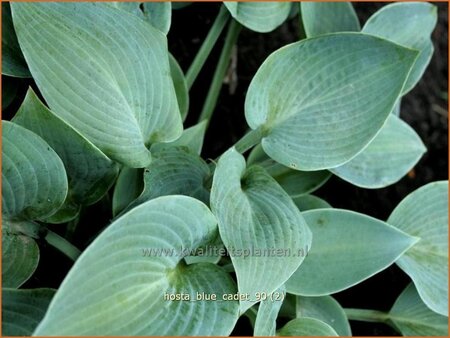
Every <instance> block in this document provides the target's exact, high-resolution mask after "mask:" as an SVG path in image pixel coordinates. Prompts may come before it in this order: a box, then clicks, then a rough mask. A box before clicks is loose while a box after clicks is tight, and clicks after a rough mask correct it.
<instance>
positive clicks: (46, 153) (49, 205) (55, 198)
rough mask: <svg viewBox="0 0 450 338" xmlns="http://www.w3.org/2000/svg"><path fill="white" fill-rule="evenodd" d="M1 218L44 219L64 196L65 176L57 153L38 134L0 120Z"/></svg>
mask: <svg viewBox="0 0 450 338" xmlns="http://www.w3.org/2000/svg"><path fill="white" fill-rule="evenodd" d="M2 132H3V135H2V142H3V147H2V159H3V163H2V215H3V216H4V217H5V218H8V219H29V220H35V219H45V218H46V217H49V216H51V215H52V214H54V213H55V212H56V211H57V210H58V209H59V208H60V207H61V206H62V204H63V202H64V200H65V198H66V195H67V189H68V187H67V176H66V171H65V169H64V165H63V162H62V161H61V159H60V158H59V156H58V154H56V153H55V151H54V150H53V149H52V148H51V147H50V146H49V145H48V144H47V143H46V142H45V141H44V140H43V139H42V138H40V137H39V136H38V135H36V134H35V133H33V132H31V131H29V130H27V129H25V128H23V127H21V126H19V125H18V124H15V123H12V122H9V121H2Z"/></svg>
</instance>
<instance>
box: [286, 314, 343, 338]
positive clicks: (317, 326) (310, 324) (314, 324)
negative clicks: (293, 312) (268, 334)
mask: <svg viewBox="0 0 450 338" xmlns="http://www.w3.org/2000/svg"><path fill="white" fill-rule="evenodd" d="M278 335H279V336H282V337H284V336H296V337H298V336H303V337H310V336H322V337H326V336H337V335H338V334H337V333H336V331H334V330H333V328H332V327H331V326H330V325H328V324H326V323H324V322H322V321H320V320H318V319H314V318H296V319H293V320H291V321H290V322H288V323H287V324H286V325H285V326H283V327H282V328H281V330H279V331H278Z"/></svg>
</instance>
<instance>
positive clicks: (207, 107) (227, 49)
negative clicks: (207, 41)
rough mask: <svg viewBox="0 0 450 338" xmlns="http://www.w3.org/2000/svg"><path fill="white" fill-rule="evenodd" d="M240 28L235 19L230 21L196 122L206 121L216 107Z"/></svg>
mask: <svg viewBox="0 0 450 338" xmlns="http://www.w3.org/2000/svg"><path fill="white" fill-rule="evenodd" d="M241 29H242V26H241V25H240V24H239V23H238V22H237V21H236V20H232V21H231V23H230V26H229V27H228V31H227V35H226V37H225V44H224V46H223V49H222V52H221V53H220V58H219V62H218V64H217V68H216V70H215V72H214V76H213V79H212V82H211V86H210V87H209V90H208V95H207V96H206V100H205V103H204V104H203V109H202V112H201V113H200V117H199V119H198V122H201V121H203V120H206V121H207V123H208V122H209V120H210V119H211V115H212V113H213V111H214V108H215V107H216V103H217V99H218V97H219V93H220V89H221V88H222V83H223V79H224V77H225V74H226V72H227V70H228V65H229V64H230V57H231V52H232V51H233V47H234V45H235V44H236V41H237V38H238V36H239V32H240V31H241Z"/></svg>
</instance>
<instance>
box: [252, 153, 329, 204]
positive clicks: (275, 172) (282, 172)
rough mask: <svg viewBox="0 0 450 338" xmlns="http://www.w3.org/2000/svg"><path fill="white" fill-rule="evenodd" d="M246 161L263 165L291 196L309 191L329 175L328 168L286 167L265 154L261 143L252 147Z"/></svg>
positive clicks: (315, 188)
mask: <svg viewBox="0 0 450 338" xmlns="http://www.w3.org/2000/svg"><path fill="white" fill-rule="evenodd" d="M248 163H249V165H250V164H253V163H255V164H258V165H260V166H261V167H263V168H264V169H265V170H266V171H267V173H269V174H270V176H272V177H273V178H274V179H275V180H276V181H277V182H278V184H279V185H281V187H282V188H283V189H284V191H286V192H287V193H288V194H289V196H291V197H298V196H301V195H305V194H308V193H311V192H313V191H315V190H317V189H319V188H320V187H321V186H322V185H324V184H325V183H326V182H327V181H328V179H329V178H330V177H331V174H330V172H329V171H328V170H318V171H300V170H293V169H291V168H288V167H286V166H284V165H282V164H280V163H278V162H276V161H274V160H272V159H271V158H270V157H269V156H267V155H266V153H265V152H264V150H263V149H262V147H261V145H258V146H256V147H255V148H253V150H252V152H251V153H250V155H249V158H248Z"/></svg>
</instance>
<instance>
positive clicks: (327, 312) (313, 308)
mask: <svg viewBox="0 0 450 338" xmlns="http://www.w3.org/2000/svg"><path fill="white" fill-rule="evenodd" d="M296 315H297V317H298V318H303V317H307V318H314V319H318V320H320V321H322V322H324V323H326V324H328V325H330V326H331V327H332V328H333V329H334V330H335V331H336V333H337V334H338V335H339V336H351V335H352V331H351V329H350V324H349V322H348V318H347V315H346V314H345V312H344V309H343V308H342V307H341V306H340V305H339V303H338V302H337V301H336V300H335V299H334V298H333V297H331V296H323V297H301V296H297V297H296Z"/></svg>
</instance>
